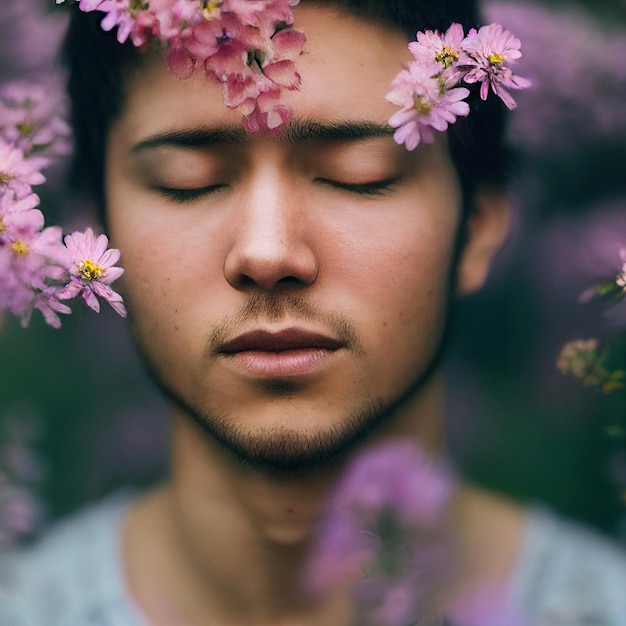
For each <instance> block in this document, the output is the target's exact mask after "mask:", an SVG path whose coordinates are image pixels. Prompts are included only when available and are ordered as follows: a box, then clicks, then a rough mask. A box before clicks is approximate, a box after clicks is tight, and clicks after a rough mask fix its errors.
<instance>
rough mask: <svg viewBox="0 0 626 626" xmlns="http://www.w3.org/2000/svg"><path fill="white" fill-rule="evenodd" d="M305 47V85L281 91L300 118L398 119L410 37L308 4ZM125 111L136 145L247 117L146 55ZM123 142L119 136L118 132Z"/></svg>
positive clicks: (125, 129)
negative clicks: (396, 94)
mask: <svg viewBox="0 0 626 626" xmlns="http://www.w3.org/2000/svg"><path fill="white" fill-rule="evenodd" d="M294 15H295V27H296V28H301V29H302V30H304V32H305V34H306V37H307V43H306V46H305V49H304V52H303V53H302V55H301V56H300V57H299V58H298V59H297V61H296V62H297V66H298V71H299V73H300V74H301V76H302V85H301V88H300V89H299V90H298V91H294V92H288V91H286V90H283V94H282V96H281V101H282V102H284V103H285V104H287V105H289V106H291V107H292V109H293V112H294V116H295V117H297V118H305V119H312V120H316V119H317V120H320V121H329V122H343V121H346V120H355V119H356V120H370V121H377V122H380V123H384V122H386V120H387V119H388V118H389V117H390V116H391V115H392V114H393V112H394V107H393V106H392V105H390V104H389V103H388V102H387V101H386V100H385V95H386V93H387V92H388V91H389V89H390V85H391V81H392V80H393V78H394V76H395V75H396V74H397V73H398V71H400V70H401V69H402V67H403V66H404V64H405V63H406V62H407V61H408V60H409V58H410V54H409V52H408V49H407V42H406V39H405V37H404V35H403V34H402V33H401V32H400V31H399V30H395V29H393V28H391V27H389V26H387V25H384V24H382V23H376V22H373V21H366V20H363V19H359V18H357V17H355V16H353V15H349V14H346V13H344V12H341V11H340V10H339V9H337V8H336V7H332V6H319V5H316V4H311V3H305V4H302V5H299V6H297V7H296V8H295V10H294ZM125 87H126V90H125V91H126V99H125V106H124V109H123V111H122V115H121V116H120V118H119V120H118V122H117V123H116V124H115V125H114V128H115V126H117V130H118V131H120V132H121V133H123V136H124V137H125V138H127V139H129V140H131V141H140V140H141V139H142V138H143V137H146V136H150V135H152V134H155V133H158V132H162V131H163V129H164V127H169V128H171V129H178V128H190V127H200V126H203V127H207V126H209V127H211V126H217V127H219V126H233V125H237V124H240V123H241V113H240V112H239V111H230V110H229V109H227V108H226V106H225V105H224V103H223V94H222V88H221V86H220V85H218V84H217V83H216V82H215V81H213V80H212V79H210V78H209V79H207V78H206V77H205V76H204V74H203V73H202V72H201V71H197V72H196V73H194V75H193V76H192V77H191V78H189V79H187V80H180V79H178V78H177V77H175V76H174V75H172V74H171V73H169V72H167V70H166V68H165V64H164V61H163V59H162V56H161V55H158V56H157V55H155V56H150V57H146V58H145V59H144V60H143V62H142V63H141V64H139V65H138V66H135V67H134V68H133V69H132V71H131V72H130V73H129V75H128V77H127V80H126V84H125ZM114 134H116V135H118V136H119V134H120V133H119V132H118V133H114Z"/></svg>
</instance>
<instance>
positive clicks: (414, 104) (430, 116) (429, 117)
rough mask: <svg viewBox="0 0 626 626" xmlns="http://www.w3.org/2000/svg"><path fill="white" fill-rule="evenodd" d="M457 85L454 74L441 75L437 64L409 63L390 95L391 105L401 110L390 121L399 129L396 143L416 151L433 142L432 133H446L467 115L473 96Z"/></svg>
mask: <svg viewBox="0 0 626 626" xmlns="http://www.w3.org/2000/svg"><path fill="white" fill-rule="evenodd" d="M456 84H457V80H456V76H455V74H454V73H453V72H452V73H450V74H449V75H445V74H444V75H441V68H440V66H439V65H438V64H437V63H431V64H424V63H419V62H412V63H409V67H408V69H407V70H402V71H401V72H400V73H399V74H398V75H397V76H396V78H395V79H394V81H393V83H392V85H391V86H392V90H391V91H390V92H389V93H388V94H387V100H388V101H389V102H391V103H392V104H395V105H397V106H399V107H402V109H401V110H400V111H398V112H397V113H395V114H394V115H392V116H391V118H390V119H389V125H390V126H391V127H393V128H396V129H397V130H396V132H395V134H394V138H395V140H396V142H397V143H399V144H405V145H406V148H407V150H414V149H415V148H416V147H417V146H418V145H419V144H420V143H421V142H422V141H424V142H426V143H432V142H433V141H434V139H435V134H434V132H433V130H438V131H444V130H446V129H447V128H448V124H452V123H454V122H455V121H456V118H457V117H460V116H466V115H468V114H469V111H470V108H469V105H468V104H467V102H464V99H465V98H467V96H468V95H469V93H470V92H469V90H468V89H465V88H464V87H455V85H456Z"/></svg>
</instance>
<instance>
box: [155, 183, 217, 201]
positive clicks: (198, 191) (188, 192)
mask: <svg viewBox="0 0 626 626" xmlns="http://www.w3.org/2000/svg"><path fill="white" fill-rule="evenodd" d="M226 187H227V185H223V184H221V185H208V186H206V187H192V188H189V189H178V188H175V187H164V186H161V185H159V186H157V187H155V189H156V190H157V191H158V192H159V193H160V194H161V195H163V196H165V197H166V198H170V199H171V200H173V201H174V202H179V203H181V204H184V203H186V202H193V201H194V200H199V199H200V198H205V197H206V196H211V195H213V194H215V193H217V192H218V191H221V190H222V189H226Z"/></svg>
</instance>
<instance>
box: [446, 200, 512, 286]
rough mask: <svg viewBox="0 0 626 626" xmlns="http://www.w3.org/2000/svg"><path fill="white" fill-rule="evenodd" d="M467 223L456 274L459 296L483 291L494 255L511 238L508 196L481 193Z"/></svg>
mask: <svg viewBox="0 0 626 626" xmlns="http://www.w3.org/2000/svg"><path fill="white" fill-rule="evenodd" d="M467 219H468V223H467V241H466V243H465V246H464V248H463V250H462V251H461V254H460V257H459V264H458V270H457V293H458V294H459V295H467V294H470V293H473V292H474V291H477V290H478V289H480V288H481V287H482V285H483V284H484V282H485V280H486V279H487V276H488V274H489V268H490V266H491V261H492V260H493V257H494V255H495V254H496V252H497V251H498V250H499V249H500V247H501V246H502V244H503V243H504V241H505V240H506V238H507V235H508V234H509V226H510V221H511V209H510V205H509V201H508V198H507V196H506V194H505V193H504V192H503V191H500V190H483V191H479V192H478V193H477V194H476V197H475V200H474V206H473V210H472V212H471V213H470V215H469V217H468V218H467Z"/></svg>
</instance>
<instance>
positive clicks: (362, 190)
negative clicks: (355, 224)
mask: <svg viewBox="0 0 626 626" xmlns="http://www.w3.org/2000/svg"><path fill="white" fill-rule="evenodd" d="M399 180H400V177H399V176H396V177H394V178H386V179H384V180H375V181H371V182H366V183H344V182H341V181H338V180H331V179H329V178H317V179H316V181H317V182H319V183H322V184H324V185H329V186H330V187H334V188H335V189H342V190H344V191H349V192H350V193H356V194H358V195H361V196H384V195H386V194H387V193H388V192H390V191H391V190H392V188H393V187H394V185H396V184H397V183H398V182H399Z"/></svg>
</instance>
